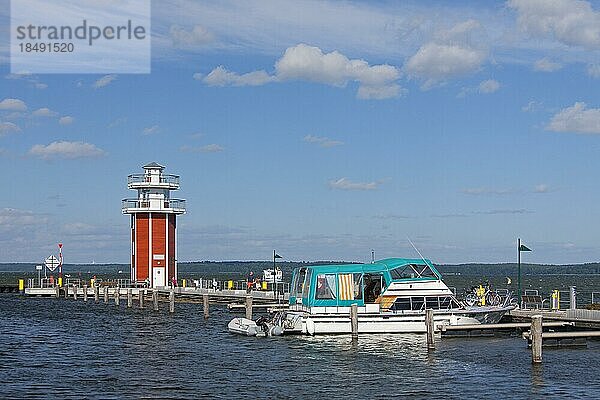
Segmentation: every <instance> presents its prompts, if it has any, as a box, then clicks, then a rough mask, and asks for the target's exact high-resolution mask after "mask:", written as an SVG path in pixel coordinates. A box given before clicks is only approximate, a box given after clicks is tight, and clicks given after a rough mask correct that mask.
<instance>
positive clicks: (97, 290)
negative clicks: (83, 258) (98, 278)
mask: <svg viewBox="0 0 600 400" xmlns="http://www.w3.org/2000/svg"><path fill="white" fill-rule="evenodd" d="M94 301H95V302H96V303H97V302H99V301H100V287H99V286H96V285H95V284H94Z"/></svg>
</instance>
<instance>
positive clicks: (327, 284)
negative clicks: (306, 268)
mask: <svg viewBox="0 0 600 400" xmlns="http://www.w3.org/2000/svg"><path fill="white" fill-rule="evenodd" d="M335 293H336V286H335V275H334V274H319V275H317V289H316V295H315V299H318V300H332V299H335Z"/></svg>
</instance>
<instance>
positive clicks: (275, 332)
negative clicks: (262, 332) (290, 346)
mask: <svg viewBox="0 0 600 400" xmlns="http://www.w3.org/2000/svg"><path fill="white" fill-rule="evenodd" d="M281 335H283V329H282V328H281V326H279V325H273V326H272V327H271V329H270V330H269V336H281Z"/></svg>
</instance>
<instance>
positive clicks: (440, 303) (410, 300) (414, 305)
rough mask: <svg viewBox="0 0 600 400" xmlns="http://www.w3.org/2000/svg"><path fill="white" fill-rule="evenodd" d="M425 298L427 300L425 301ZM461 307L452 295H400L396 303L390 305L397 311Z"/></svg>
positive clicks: (391, 308)
mask: <svg viewBox="0 0 600 400" xmlns="http://www.w3.org/2000/svg"><path fill="white" fill-rule="evenodd" d="M423 299H424V300H425V301H423ZM457 307H459V305H458V303H456V302H455V301H453V300H452V298H451V297H448V296H442V297H433V296H431V297H425V298H423V297H398V298H396V300H395V301H394V304H392V306H391V307H390V310H395V311H409V310H413V311H420V310H423V309H427V308H430V309H432V310H449V309H451V308H457Z"/></svg>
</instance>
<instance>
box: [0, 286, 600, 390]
mask: <svg viewBox="0 0 600 400" xmlns="http://www.w3.org/2000/svg"><path fill="white" fill-rule="evenodd" d="M0 312H1V315H2V318H0V332H2V334H1V335H0V382H1V383H0V397H2V398H23V397H27V398H40V399H47V398H83V397H86V398H103V399H106V398H200V397H201V398H231V397H240V396H243V397H246V396H249V397H251V398H323V397H329V398H350V397H352V398H357V397H358V398H390V397H392V398H394V397H396V398H398V397H400V398H411V397H412V398H423V397H430V398H431V397H441V396H447V397H450V398H473V399H474V398H497V397H499V396H502V397H505V398H538V397H542V396H544V397H564V398H577V397H578V398H594V397H597V396H598V393H600V392H599V390H600V383H599V382H598V378H599V377H600V372H598V369H597V366H598V363H599V362H600V345H599V344H598V343H597V342H590V344H589V345H588V348H587V349H582V350H574V349H567V350H545V352H544V363H543V365H542V366H540V367H539V368H532V365H531V362H530V357H531V356H530V352H529V351H528V350H527V348H526V343H525V342H524V341H523V340H522V339H520V338H518V337H505V338H485V339H470V340H466V339H444V340H442V341H439V342H438V347H437V349H436V350H435V351H434V352H432V353H428V352H427V350H426V345H425V337H424V335H373V336H367V335H365V336H361V337H360V338H359V340H358V342H357V343H352V341H351V339H350V337H349V336H328V337H291V336H290V337H278V338H247V337H241V336H233V335H230V334H229V333H227V331H226V325H227V322H228V321H229V320H230V319H231V318H232V314H230V313H229V311H227V310H226V309H224V308H222V307H218V306H212V305H211V317H210V319H209V320H208V321H205V320H204V319H203V317H202V307H201V305H199V304H189V303H187V304H186V303H177V304H176V312H175V313H174V314H172V315H171V314H169V313H168V306H167V304H161V310H160V311H159V312H154V311H153V310H152V309H151V308H145V309H143V310H140V309H138V308H137V307H134V308H133V309H127V308H125V307H124V305H121V307H119V308H118V307H116V306H115V305H114V303H112V302H111V304H109V305H105V304H103V303H102V302H101V303H99V304H95V303H94V302H93V301H91V302H88V303H84V302H83V301H81V300H78V301H73V300H64V299H50V298H49V299H43V298H22V297H20V296H17V295H8V294H5V295H0ZM590 367H593V368H590Z"/></svg>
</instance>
